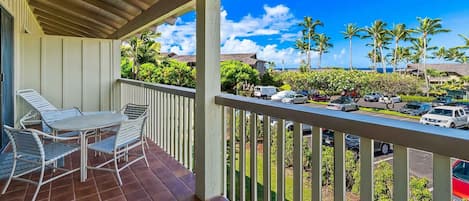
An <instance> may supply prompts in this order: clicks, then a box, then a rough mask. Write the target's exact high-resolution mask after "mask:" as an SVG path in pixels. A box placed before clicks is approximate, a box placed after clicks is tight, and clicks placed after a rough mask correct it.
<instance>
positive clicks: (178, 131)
mask: <svg viewBox="0 0 469 201" xmlns="http://www.w3.org/2000/svg"><path fill="white" fill-rule="evenodd" d="M119 82H120V88H121V100H120V102H121V103H122V104H126V103H136V104H147V105H149V106H150V111H149V114H148V120H147V126H146V127H145V129H146V130H145V134H146V137H147V138H148V139H150V140H152V141H153V142H154V143H156V144H157V145H158V146H160V147H161V148H163V150H165V151H166V152H167V153H168V154H170V155H171V156H172V157H174V158H175V159H176V160H177V161H179V162H180V163H181V164H182V165H184V166H185V167H186V168H187V169H189V170H193V168H194V163H193V161H194V160H193V159H194V98H195V90H194V89H189V88H184V87H176V86H169V85H161V84H152V83H146V82H141V81H135V80H128V79H120V80H119Z"/></svg>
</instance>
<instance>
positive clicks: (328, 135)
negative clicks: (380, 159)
mask: <svg viewBox="0 0 469 201" xmlns="http://www.w3.org/2000/svg"><path fill="white" fill-rule="evenodd" d="M322 142H323V144H325V145H329V146H333V145H334V131H333V130H330V129H324V130H323V131H322ZM345 146H346V148H347V149H349V150H352V151H355V152H358V151H359V150H360V137H358V136H356V135H351V134H346V135H345ZM374 149H375V150H374V151H375V153H376V152H379V153H381V154H383V155H386V154H389V153H390V152H391V150H392V146H391V145H390V144H389V143H385V142H381V141H377V140H375V141H374Z"/></svg>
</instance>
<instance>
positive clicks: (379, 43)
mask: <svg viewBox="0 0 469 201" xmlns="http://www.w3.org/2000/svg"><path fill="white" fill-rule="evenodd" d="M391 39H392V38H391V37H390V35H389V33H388V31H387V30H385V32H383V33H382V34H379V35H378V36H377V38H376V48H377V49H378V50H379V54H380V57H381V60H380V61H381V67H382V68H383V73H386V57H384V49H388V48H387V45H389V41H391Z"/></svg>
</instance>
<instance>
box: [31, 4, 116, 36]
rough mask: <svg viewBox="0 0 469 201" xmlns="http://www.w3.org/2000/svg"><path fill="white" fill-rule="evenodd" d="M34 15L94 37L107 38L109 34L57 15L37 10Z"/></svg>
mask: <svg viewBox="0 0 469 201" xmlns="http://www.w3.org/2000/svg"><path fill="white" fill-rule="evenodd" d="M33 12H34V14H35V15H36V16H37V18H38V19H39V18H42V19H47V20H50V21H54V22H57V23H58V24H62V25H63V26H66V27H69V28H71V29H79V30H83V31H85V32H88V33H91V34H92V35H95V36H97V37H100V38H105V37H106V36H107V35H108V33H105V32H103V31H101V30H100V29H96V28H93V27H91V26H83V25H81V24H77V23H76V22H74V21H69V20H68V19H65V18H61V17H58V16H56V15H51V14H49V13H46V12H43V11H41V10H37V9H35V10H34V11H33Z"/></svg>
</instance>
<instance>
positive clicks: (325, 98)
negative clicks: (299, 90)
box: [309, 94, 331, 102]
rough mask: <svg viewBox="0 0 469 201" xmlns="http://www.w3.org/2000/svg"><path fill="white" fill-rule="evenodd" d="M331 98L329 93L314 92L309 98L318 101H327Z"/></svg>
mask: <svg viewBox="0 0 469 201" xmlns="http://www.w3.org/2000/svg"><path fill="white" fill-rule="evenodd" d="M330 99H331V98H330V97H329V96H327V95H320V94H313V95H311V96H310V97H309V100H312V101H316V102H327V101H329V100H330Z"/></svg>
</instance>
